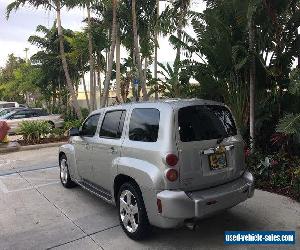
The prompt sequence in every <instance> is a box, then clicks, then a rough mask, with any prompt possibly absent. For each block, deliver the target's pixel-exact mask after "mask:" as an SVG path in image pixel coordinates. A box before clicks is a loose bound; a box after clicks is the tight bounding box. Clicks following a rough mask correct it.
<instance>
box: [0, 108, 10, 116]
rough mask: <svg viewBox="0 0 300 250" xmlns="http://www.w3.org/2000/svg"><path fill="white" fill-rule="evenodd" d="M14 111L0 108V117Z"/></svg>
mask: <svg viewBox="0 0 300 250" xmlns="http://www.w3.org/2000/svg"><path fill="white" fill-rule="evenodd" d="M10 112H12V111H11V110H10V109H3V110H0V117H1V116H4V115H6V114H8V113H10Z"/></svg>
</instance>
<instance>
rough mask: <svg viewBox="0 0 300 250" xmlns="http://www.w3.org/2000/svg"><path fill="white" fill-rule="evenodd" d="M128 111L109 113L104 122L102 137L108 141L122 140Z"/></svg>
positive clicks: (101, 131)
mask: <svg viewBox="0 0 300 250" xmlns="http://www.w3.org/2000/svg"><path fill="white" fill-rule="evenodd" d="M125 115H126V111H125V110H116V111H109V112H107V113H106V114H105V117H104V119H103V122H102V126H101V130H100V137H102V138H108V139H120V138H121V136H122V131H123V126H124V120H125Z"/></svg>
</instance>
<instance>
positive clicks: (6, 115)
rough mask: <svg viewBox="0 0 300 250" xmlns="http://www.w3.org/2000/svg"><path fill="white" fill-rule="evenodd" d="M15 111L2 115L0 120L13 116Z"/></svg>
mask: <svg viewBox="0 0 300 250" xmlns="http://www.w3.org/2000/svg"><path fill="white" fill-rule="evenodd" d="M16 112H17V111H10V112H8V113H6V114H4V115H0V118H1V119H8V118H9V117H10V116H11V115H12V114H15V113H16Z"/></svg>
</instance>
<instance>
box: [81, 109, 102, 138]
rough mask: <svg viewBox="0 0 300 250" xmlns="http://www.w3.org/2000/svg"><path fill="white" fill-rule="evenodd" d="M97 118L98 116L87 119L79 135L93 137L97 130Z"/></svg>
mask: <svg viewBox="0 0 300 250" xmlns="http://www.w3.org/2000/svg"><path fill="white" fill-rule="evenodd" d="M99 118H100V114H97V115H93V116H91V117H89V118H88V119H87V120H86V121H85V123H84V124H83V125H82V129H81V133H80V134H81V135H82V136H86V137H92V136H94V135H95V133H96V130H97V126H98V121H99Z"/></svg>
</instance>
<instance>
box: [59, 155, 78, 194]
mask: <svg viewBox="0 0 300 250" xmlns="http://www.w3.org/2000/svg"><path fill="white" fill-rule="evenodd" d="M59 177H60V181H61V184H62V185H63V186H64V187H65V188H73V187H75V186H76V183H75V182H73V181H72V180H71V177H70V172H69V166H68V161H67V157H66V156H65V155H62V156H61V157H60V159H59Z"/></svg>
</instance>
